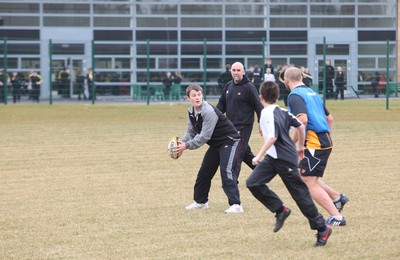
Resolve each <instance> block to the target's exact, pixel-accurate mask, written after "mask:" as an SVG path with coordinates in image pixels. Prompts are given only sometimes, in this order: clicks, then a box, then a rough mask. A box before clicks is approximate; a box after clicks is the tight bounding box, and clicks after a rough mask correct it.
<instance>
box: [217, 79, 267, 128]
mask: <svg viewBox="0 0 400 260" xmlns="http://www.w3.org/2000/svg"><path fill="white" fill-rule="evenodd" d="M217 108H218V109H219V110H220V111H221V112H222V113H226V117H227V118H229V120H230V121H231V122H232V123H233V125H234V126H235V127H236V128H237V129H241V128H243V127H245V126H253V124H254V112H256V114H257V117H258V121H259V120H260V116H261V110H262V109H263V108H264V107H263V105H262V104H261V102H260V99H259V97H258V91H257V89H256V87H255V86H254V84H253V83H252V82H251V81H249V79H248V78H247V76H246V75H244V76H243V79H242V80H241V81H240V82H239V83H238V84H235V82H234V81H233V80H232V81H231V82H229V83H228V84H226V86H225V87H224V89H223V90H222V95H221V97H220V98H219V101H218V104H217Z"/></svg>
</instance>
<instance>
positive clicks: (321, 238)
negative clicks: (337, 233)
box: [314, 226, 332, 246]
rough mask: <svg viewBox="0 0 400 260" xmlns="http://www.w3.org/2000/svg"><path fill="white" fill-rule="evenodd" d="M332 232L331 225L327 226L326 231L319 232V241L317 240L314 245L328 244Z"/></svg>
mask: <svg viewBox="0 0 400 260" xmlns="http://www.w3.org/2000/svg"><path fill="white" fill-rule="evenodd" d="M331 234H332V228H331V227H330V226H326V230H325V231H324V232H318V233H317V235H316V237H317V242H315V245H314V246H324V245H326V242H328V238H329V237H330V235H331Z"/></svg>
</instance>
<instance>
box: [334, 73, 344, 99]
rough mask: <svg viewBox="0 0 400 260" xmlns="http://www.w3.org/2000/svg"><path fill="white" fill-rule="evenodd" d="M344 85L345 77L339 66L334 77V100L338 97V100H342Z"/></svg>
mask: <svg viewBox="0 0 400 260" xmlns="http://www.w3.org/2000/svg"><path fill="white" fill-rule="evenodd" d="M345 85H346V76H345V75H344V73H343V69H342V67H341V66H338V67H337V72H336V76H335V86H336V91H335V100H337V99H338V97H339V95H340V99H341V100H344V86H345Z"/></svg>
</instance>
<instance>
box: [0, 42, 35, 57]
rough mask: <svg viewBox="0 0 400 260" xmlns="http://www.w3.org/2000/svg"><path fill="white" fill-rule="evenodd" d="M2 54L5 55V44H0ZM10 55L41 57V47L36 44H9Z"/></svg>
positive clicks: (8, 52) (8, 51)
mask: <svg viewBox="0 0 400 260" xmlns="http://www.w3.org/2000/svg"><path fill="white" fill-rule="evenodd" d="M0 53H4V44H0ZM7 54H8V55H39V54H40V46H39V44H36V43H32V44H30V43H7Z"/></svg>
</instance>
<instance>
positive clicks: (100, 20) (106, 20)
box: [93, 17, 131, 27]
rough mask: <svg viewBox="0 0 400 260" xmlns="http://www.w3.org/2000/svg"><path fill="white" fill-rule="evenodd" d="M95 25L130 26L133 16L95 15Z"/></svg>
mask: <svg viewBox="0 0 400 260" xmlns="http://www.w3.org/2000/svg"><path fill="white" fill-rule="evenodd" d="M93 25H94V27H130V26H131V18H129V17H94V18H93Z"/></svg>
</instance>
